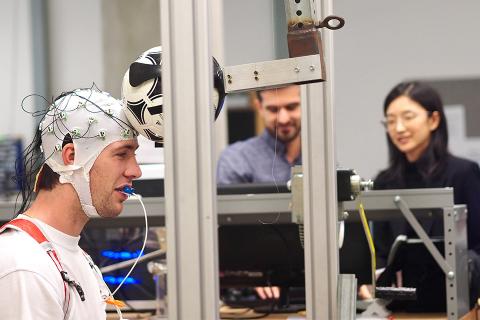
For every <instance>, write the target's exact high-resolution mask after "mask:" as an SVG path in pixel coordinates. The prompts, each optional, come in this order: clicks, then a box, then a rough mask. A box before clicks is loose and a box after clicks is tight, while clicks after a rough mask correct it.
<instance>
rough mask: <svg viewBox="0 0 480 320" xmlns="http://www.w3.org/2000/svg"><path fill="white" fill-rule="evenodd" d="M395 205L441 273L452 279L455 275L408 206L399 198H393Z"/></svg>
mask: <svg viewBox="0 0 480 320" xmlns="http://www.w3.org/2000/svg"><path fill="white" fill-rule="evenodd" d="M393 202H394V203H395V205H396V206H397V207H398V209H400V211H401V212H402V214H403V216H404V217H405V219H407V221H408V223H409V224H410V226H411V227H412V228H413V230H415V232H416V233H417V235H418V237H419V238H420V239H422V241H423V243H424V244H425V246H426V247H427V250H428V252H430V254H431V255H432V257H433V258H434V259H435V261H436V262H437V263H438V265H439V266H440V268H442V270H443V272H444V273H445V275H446V276H447V277H448V278H450V279H451V278H454V277H455V273H454V272H453V271H452V268H451V267H450V266H449V265H448V263H447V261H446V260H445V259H444V258H443V257H442V254H441V253H440V251H438V249H437V247H435V245H434V244H433V242H432V240H431V239H430V237H429V236H428V235H427V233H426V232H425V230H423V228H422V226H421V225H420V223H419V222H418V220H417V219H416V218H415V216H414V215H413V213H412V211H410V208H409V207H408V204H407V203H406V202H405V201H404V200H403V199H402V197H400V196H395V198H394V199H393Z"/></svg>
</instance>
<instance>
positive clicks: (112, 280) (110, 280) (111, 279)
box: [103, 276, 140, 285]
mask: <svg viewBox="0 0 480 320" xmlns="http://www.w3.org/2000/svg"><path fill="white" fill-rule="evenodd" d="M103 280H104V281H105V283H107V284H113V285H114V284H119V283H120V282H122V280H123V277H114V276H104V277H103ZM139 283H140V281H139V280H138V279H135V278H133V277H128V278H127V279H126V280H125V282H124V284H139Z"/></svg>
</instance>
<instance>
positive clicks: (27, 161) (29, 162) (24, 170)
mask: <svg viewBox="0 0 480 320" xmlns="http://www.w3.org/2000/svg"><path fill="white" fill-rule="evenodd" d="M68 143H73V140H72V137H71V136H70V134H67V135H66V136H65V138H64V139H63V143H62V148H63V147H64V146H65V145H66V144H68ZM41 145H42V137H41V131H40V130H39V131H37V133H36V134H35V137H34V139H33V142H32V144H31V145H30V146H29V147H28V148H27V149H26V150H25V153H24V155H23V161H22V162H20V163H17V165H16V168H17V174H16V180H17V183H18V184H19V186H20V193H21V195H22V204H21V205H20V208H19V209H18V210H16V214H17V215H18V214H20V213H23V212H24V211H25V210H26V209H27V208H28V206H29V205H30V202H31V201H32V200H33V198H34V189H35V188H36V190H37V192H38V191H39V190H52V189H53V188H54V187H55V186H56V185H57V184H59V183H60V175H59V174H58V173H56V172H54V171H53V170H52V169H51V168H50V167H49V166H48V165H47V164H46V163H45V159H43V157H41V156H39V154H41V152H40V147H41Z"/></svg>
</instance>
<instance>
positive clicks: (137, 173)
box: [126, 158, 142, 179]
mask: <svg viewBox="0 0 480 320" xmlns="http://www.w3.org/2000/svg"><path fill="white" fill-rule="evenodd" d="M126 175H127V177H129V178H131V179H137V178H140V177H141V176H142V169H140V166H139V165H138V162H137V159H136V158H133V160H132V162H131V164H130V165H129V167H128V169H127V172H126Z"/></svg>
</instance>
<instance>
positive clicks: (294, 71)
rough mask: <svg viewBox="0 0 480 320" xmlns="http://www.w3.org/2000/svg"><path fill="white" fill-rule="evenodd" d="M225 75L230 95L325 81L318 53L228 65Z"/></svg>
mask: <svg viewBox="0 0 480 320" xmlns="http://www.w3.org/2000/svg"><path fill="white" fill-rule="evenodd" d="M223 73H224V81H225V91H226V92H227V93H233V92H244V91H250V90H257V89H268V88H275V87H279V86H282V85H288V84H305V83H314V82H320V81H324V80H325V76H324V72H323V68H322V63H321V56H320V55H319V54H316V55H309V56H303V57H296V58H288V59H279V60H273V61H264V62H255V63H248V64H241V65H235V66H228V67H225V68H224V70H223Z"/></svg>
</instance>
